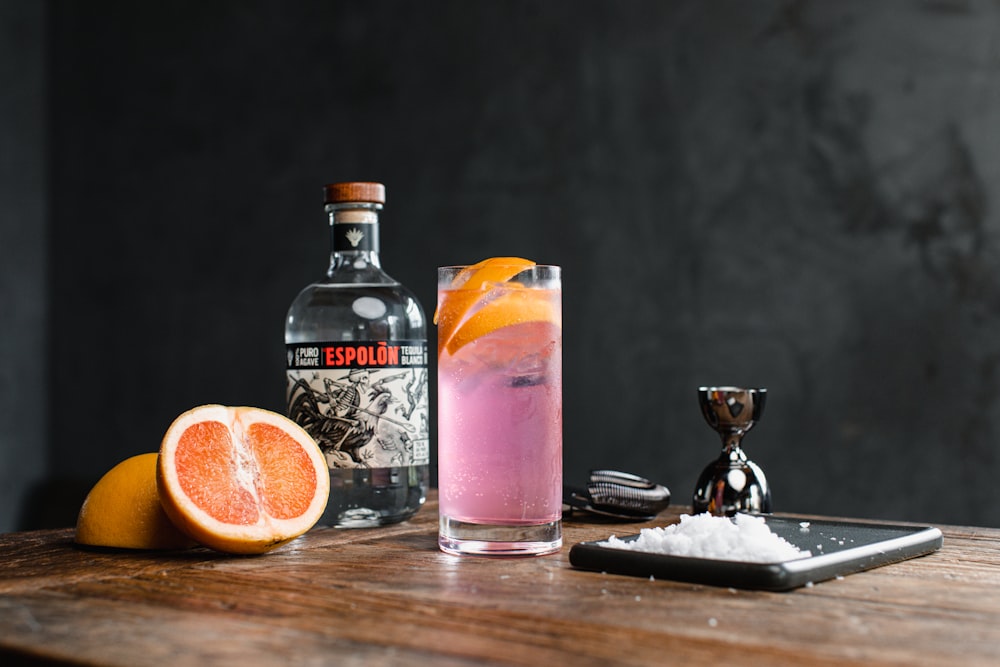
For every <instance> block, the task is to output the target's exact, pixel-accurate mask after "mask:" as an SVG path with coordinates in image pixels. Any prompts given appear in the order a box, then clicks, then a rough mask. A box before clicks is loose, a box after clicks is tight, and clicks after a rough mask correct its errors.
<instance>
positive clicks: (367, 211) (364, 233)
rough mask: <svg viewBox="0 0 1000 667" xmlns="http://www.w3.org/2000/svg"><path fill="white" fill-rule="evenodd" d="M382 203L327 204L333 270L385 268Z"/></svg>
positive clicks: (331, 266)
mask: <svg viewBox="0 0 1000 667" xmlns="http://www.w3.org/2000/svg"><path fill="white" fill-rule="evenodd" d="M381 208H382V205H381V204H375V203H368V202H344V203H336V204H327V205H326V212H327V214H328V215H329V216H330V268H331V270H332V269H333V268H335V267H337V266H339V265H343V264H352V265H354V266H355V268H361V266H363V265H367V266H373V267H377V268H378V267H381V263H380V260H379V256H378V253H379V237H378V212H379V210H380V209H381Z"/></svg>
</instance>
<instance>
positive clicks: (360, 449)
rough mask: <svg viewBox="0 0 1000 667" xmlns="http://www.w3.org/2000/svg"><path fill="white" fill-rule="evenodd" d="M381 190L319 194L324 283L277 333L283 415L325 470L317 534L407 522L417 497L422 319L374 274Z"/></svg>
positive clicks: (423, 425) (362, 187) (423, 447)
mask: <svg viewBox="0 0 1000 667" xmlns="http://www.w3.org/2000/svg"><path fill="white" fill-rule="evenodd" d="M384 203H385V188H384V186H382V184H380V183H336V184H332V185H328V186H326V211H327V213H328V214H329V218H330V229H331V246H332V247H331V254H330V268H329V270H328V271H327V274H326V278H325V279H323V280H320V281H319V282H316V283H313V284H311V285H309V286H308V287H306V288H305V289H304V290H302V292H300V293H299V295H298V296H297V297H296V298H295V300H294V301H293V302H292V305H291V307H290V308H289V310H288V318H287V320H286V324H285V344H286V347H287V351H288V372H287V375H288V392H287V398H288V415H289V416H290V417H291V418H292V419H294V420H295V421H296V422H298V423H299V424H300V425H302V426H303V428H305V429H306V430H307V431H309V433H310V434H311V435H312V436H313V438H315V439H316V441H317V442H318V443H319V445H320V447H321V449H322V450H323V452H324V454H325V455H326V459H327V462H328V463H329V465H330V482H331V484H330V501H329V504H328V505H327V510H326V513H325V514H324V515H323V517H322V518H321V519H320V524H321V525H330V526H339V527H344V528H350V527H368V526H377V525H383V524H389V523H395V522H398V521H403V520H405V519H408V518H409V517H411V516H413V515H414V514H415V513H416V512H417V510H418V509H420V506H421V505H422V504H423V502H424V500H425V498H426V495H427V486H428V480H429V463H430V453H429V441H428V434H429V424H428V419H429V410H428V395H427V333H426V320H425V315H424V311H423V308H421V306H420V304H419V303H418V302H417V300H416V298H415V297H414V296H413V294H412V293H411V292H410V291H409V290H408V289H407V288H405V287H404V286H403V285H401V284H400V283H399V282H398V281H396V280H394V279H392V278H391V277H389V276H388V275H387V274H386V273H385V272H384V271H383V270H382V268H381V264H380V262H379V228H378V224H379V211H380V210H381V209H382V205H383V204H384Z"/></svg>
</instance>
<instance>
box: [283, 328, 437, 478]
mask: <svg viewBox="0 0 1000 667" xmlns="http://www.w3.org/2000/svg"><path fill="white" fill-rule="evenodd" d="M287 347H288V395H287V397H288V415H289V417H291V418H292V419H293V420H294V421H295V422H297V423H298V424H299V425H300V426H302V428H304V429H305V430H306V431H307V432H308V433H309V435H311V436H312V437H313V439H314V440H315V441H316V442H317V443H318V444H319V446H320V449H322V450H323V453H324V454H325V455H326V461H327V464H328V465H329V466H330V467H331V468H389V467H396V466H414V465H427V464H428V463H429V462H430V438H429V433H428V431H429V425H428V396H427V341H422V340H416V341H365V342H337V343H296V344H293V345H288V346H287Z"/></svg>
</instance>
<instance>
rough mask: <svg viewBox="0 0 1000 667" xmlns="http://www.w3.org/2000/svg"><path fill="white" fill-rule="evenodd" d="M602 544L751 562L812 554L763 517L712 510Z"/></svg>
mask: <svg viewBox="0 0 1000 667" xmlns="http://www.w3.org/2000/svg"><path fill="white" fill-rule="evenodd" d="M600 546H602V547H611V548H614V549H626V550H628V551H643V552H648V553H654V554H664V555H667V556H687V557H690V558H708V559H712V560H731V561H742V562H749V563H778V562H782V561H786V560H794V559H796V558H806V557H808V556H811V555H812V552H810V551H802V550H801V549H799V548H798V547H796V546H794V545H793V544H791V543H790V542H788V541H786V540H784V539H783V538H781V537H779V536H778V535H776V534H774V533H773V532H771V529H770V528H768V526H767V523H766V522H765V521H764V518H763V517H759V516H751V515H749V514H737V515H736V516H735V517H733V518H732V519H730V518H729V517H724V516H712V515H711V514H708V513H707V512H706V513H703V514H695V515H694V516H692V515H690V514H682V515H681V521H680V523H675V524H673V525H670V526H666V527H664V528H643V529H642V531H641V532H640V533H639V536H638V537H637V538H635V539H634V540H622V539H619V538H617V537H615V536H614V535H612V536H611V537H609V538H608V539H607V540H605V541H604V542H601V543H600Z"/></svg>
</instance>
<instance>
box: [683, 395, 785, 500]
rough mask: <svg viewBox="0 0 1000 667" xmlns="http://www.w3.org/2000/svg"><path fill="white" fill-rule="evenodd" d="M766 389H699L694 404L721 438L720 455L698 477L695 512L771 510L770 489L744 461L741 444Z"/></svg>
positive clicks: (756, 469)
mask: <svg viewBox="0 0 1000 667" xmlns="http://www.w3.org/2000/svg"><path fill="white" fill-rule="evenodd" d="M766 399H767V389H742V388H740V387H699V388H698V403H699V405H700V406H701V413H702V415H704V417H705V421H707V422H708V425H709V426H711V427H712V428H714V429H715V430H716V431H718V433H719V435H721V436H722V454H720V455H719V458H718V459H716V460H715V461H713V462H712V463H709V464H708V466H707V467H706V468H705V470H704V471H702V473H701V476H700V477H699V478H698V483H697V485H696V486H695V489H694V497H693V499H692V505H693V507H694V511H695V512H698V513H700V512H708V513H710V514H714V515H717V516H732V515H733V514H736V513H737V512H750V513H755V514H757V513H768V512H770V511H771V489H770V487H768V485H767V479H766V478H765V477H764V471H763V470H761V469H760V466H758V465H757V464H756V463H754V462H753V461H750V460H749V459H747V456H746V453H744V451H743V449H742V447H741V442H742V440H743V436H744V435H745V434H746V432H747V431H749V430H750V429H751V428H753V425H754V424H755V423H756V422H757V421H758V420H759V419H760V416H761V414H762V413H763V412H764V403H765V401H766Z"/></svg>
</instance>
